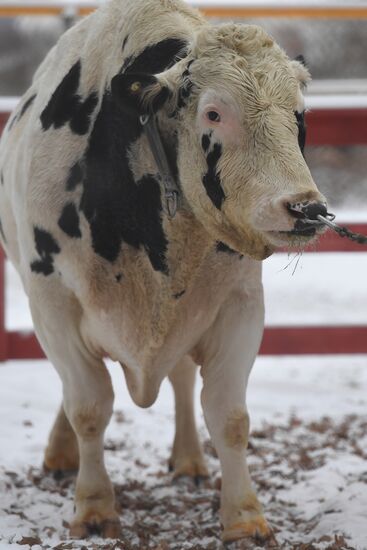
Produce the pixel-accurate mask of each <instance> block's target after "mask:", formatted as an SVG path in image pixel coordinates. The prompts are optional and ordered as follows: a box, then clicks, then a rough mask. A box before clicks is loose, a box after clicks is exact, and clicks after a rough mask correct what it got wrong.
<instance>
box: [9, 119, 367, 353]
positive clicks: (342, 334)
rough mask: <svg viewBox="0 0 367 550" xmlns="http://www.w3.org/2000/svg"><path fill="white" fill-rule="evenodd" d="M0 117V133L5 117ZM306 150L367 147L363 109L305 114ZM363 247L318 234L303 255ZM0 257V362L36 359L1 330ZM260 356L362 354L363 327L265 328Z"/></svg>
mask: <svg viewBox="0 0 367 550" xmlns="http://www.w3.org/2000/svg"><path fill="white" fill-rule="evenodd" d="M8 116H9V114H8V113H1V112H0V133H1V131H2V129H3V126H4V124H5V122H6V120H7V118H8ZM308 143H309V144H310V145H338V146H341V145H361V144H364V145H365V144H367V109H315V110H313V112H311V113H309V115H308ZM349 227H350V228H351V229H352V230H353V231H357V232H361V233H367V224H352V225H349ZM366 250H367V249H366V247H365V246H361V245H358V244H356V243H352V242H350V241H347V240H345V239H340V238H339V237H338V236H337V235H335V234H334V233H331V232H328V233H326V234H325V235H323V236H322V237H321V239H320V241H319V243H318V244H317V245H316V246H315V247H314V248H311V249H310V250H309V252H323V253H328V252H365V251H366ZM4 279H5V275H4V255H3V252H2V251H1V250H0V361H5V360H8V359H38V358H41V357H43V356H44V355H43V352H42V350H41V348H40V346H39V344H38V342H37V339H36V337H35V335H34V334H33V333H22V332H19V331H10V332H9V331H7V330H6V326H5V296H4V293H5V280H4ZM261 353H262V354H265V355H288V354H289V355H291V354H328V353H346V354H352V353H367V326H348V327H343V326H338V327H335V326H332V327H328V326H318V327H316V326H315V327H314V326H312V327H309V326H307V327H302V326H297V327H267V328H266V329H265V334H264V339H263V343H262V346H261Z"/></svg>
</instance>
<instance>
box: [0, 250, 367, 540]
mask: <svg viewBox="0 0 367 550" xmlns="http://www.w3.org/2000/svg"><path fill="white" fill-rule="evenodd" d="M288 263H289V260H288V258H287V256H286V255H276V256H274V257H272V258H271V259H269V260H267V261H266V262H265V263H264V284H265V288H266V302H267V320H268V324H283V325H284V324H294V323H296V324H315V323H319V324H339V323H348V324H359V323H366V324H367V307H366V305H367V289H366V285H365V273H366V271H367V258H366V257H365V255H364V254H344V255H337V254H327V255H326V254H325V255H318V254H304V255H303V256H302V257H301V259H300V262H299V264H298V267H297V269H296V271H295V273H294V274H293V271H294V266H295V261H294V262H293V263H292V265H290V266H289V267H288V268H287V269H285V270H284V268H285V267H286V266H287V265H288ZM7 274H8V295H7V323H8V326H9V327H10V328H16V327H22V328H26V327H29V326H30V324H31V321H30V317H29V314H28V313H27V306H26V303H25V300H24V296H23V294H22V291H21V288H20V283H19V280H18V279H17V277H16V276H15V274H14V272H13V271H12V270H11V269H8V271H7ZM346 281H347V282H346ZM108 366H109V369H110V372H111V375H112V379H113V383H114V388H115V393H116V401H115V413H114V416H113V419H112V421H111V425H110V426H109V428H108V432H107V435H106V461H107V466H108V469H109V472H110V474H111V477H112V480H113V482H114V484H115V488H116V494H117V502H118V506H119V508H120V516H121V520H122V524H123V539H122V540H121V541H118V542H107V543H106V542H104V541H102V540H100V539H98V538H95V539H93V540H92V541H90V542H88V543H87V544H86V543H85V542H82V541H80V542H79V541H70V540H69V539H68V536H67V521H68V520H70V518H71V516H72V508H73V504H72V494H73V486H74V479H73V478H64V479H61V480H58V479H54V478H53V477H52V476H51V475H46V474H44V472H43V471H42V468H41V466H42V456H43V449H44V446H45V442H46V440H47V434H48V431H49V429H50V427H51V425H52V422H53V418H54V415H55V413H56V410H57V408H58V406H59V403H60V400H61V390H60V383H59V380H58V378H57V375H56V374H55V372H54V370H53V368H52V367H51V365H50V364H49V363H48V362H47V361H24V362H9V363H7V364H5V365H4V366H1V367H0V419H1V420H0V550H5V549H7V548H11V549H13V548H14V549H15V548H28V547H30V545H31V544H32V545H33V546H32V548H33V550H39V549H40V548H57V549H58V550H66V549H69V548H81V547H84V548H88V549H89V548H93V549H102V548H103V549H104V548H106V549H107V548H109V549H110V548H111V549H112V548H121V549H125V548H126V549H129V550H130V549H133V550H137V549H142V550H144V549H148V548H155V549H156V550H171V549H172V550H181V549H186V548H187V549H201V548H203V549H205V548H208V549H219V548H222V545H221V543H220V539H219V537H220V533H219V519H218V514H217V511H218V502H219V500H218V499H219V491H218V489H217V483H216V481H218V478H219V476H220V472H219V464H218V460H217V459H216V458H215V456H214V454H215V453H214V452H213V449H212V447H211V445H210V442H209V438H208V434H207V431H206V429H205V426H204V422H203V418H202V413H201V410H200V406H199V392H200V382H198V384H197V388H196V390H197V391H196V397H197V417H198V423H199V427H200V432H201V435H202V440H203V442H204V448H205V452H206V456H207V460H208V463H209V466H210V471H211V480H210V482H208V483H205V484H203V485H201V486H200V487H198V488H196V487H194V486H193V485H190V483H189V482H187V481H182V482H180V483H175V484H172V483H171V478H170V474H168V472H167V458H168V456H169V448H170V444H171V441H172V438H173V400H172V392H171V388H170V387H169V384H168V383H164V384H163V386H162V389H161V392H160V396H159V399H158V401H157V403H156V404H155V405H154V406H153V407H152V408H151V409H149V410H140V409H138V408H137V407H136V406H135V405H134V404H133V403H132V401H131V399H130V397H129V395H128V393H127V390H126V387H125V383H124V380H123V376H122V373H121V371H120V369H119V367H118V366H117V365H115V364H112V363H109V365H108ZM248 404H249V410H250V415H251V421H252V435H251V440H250V448H249V457H250V459H249V460H250V465H251V471H252V477H253V479H254V483H255V486H256V488H257V491H258V493H259V496H260V499H261V501H262V502H263V503H264V506H265V511H266V514H267V517H268V519H269V520H270V522H271V524H272V525H273V527H274V530H275V532H276V536H277V540H278V542H279V545H280V548H284V549H286V550H288V549H289V550H290V549H298V550H311V549H317V550H326V549H327V548H328V549H330V550H331V549H333V550H334V549H347V548H350V549H355V550H367V462H366V460H367V357H366V356H339V357H335V356H329V357H278V358H273V357H266V358H264V357H261V358H259V359H258V360H257V362H256V365H255V368H254V371H253V374H252V377H251V382H250V387H249V390H248ZM232 547H233V548H239V547H240V546H238V545H237V547H236V546H235V545H232V546H231V548H232ZM242 547H244V546H242Z"/></svg>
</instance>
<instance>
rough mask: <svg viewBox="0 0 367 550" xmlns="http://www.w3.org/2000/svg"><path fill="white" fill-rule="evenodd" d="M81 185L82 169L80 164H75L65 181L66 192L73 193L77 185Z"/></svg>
mask: <svg viewBox="0 0 367 550" xmlns="http://www.w3.org/2000/svg"><path fill="white" fill-rule="evenodd" d="M81 183H83V169H82V166H81V164H80V162H76V163H75V164H74V165H73V166H72V167H71V168H70V171H69V175H68V179H67V180H66V189H67V191H74V189H76V187H77V185H78V184H81Z"/></svg>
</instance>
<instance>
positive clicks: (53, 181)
mask: <svg viewBox="0 0 367 550" xmlns="http://www.w3.org/2000/svg"><path fill="white" fill-rule="evenodd" d="M308 80H309V73H308V71H307V69H306V68H305V67H304V65H303V64H302V63H301V62H299V61H291V60H290V59H289V58H288V57H287V55H286V54H285V52H284V51H283V50H282V49H281V48H280V47H279V46H278V45H277V44H276V43H274V41H273V39H272V38H271V37H270V36H269V35H268V34H266V33H265V31H264V30H262V29H261V28H260V27H257V26H250V25H235V24H225V25H220V26H212V25H209V24H208V23H207V22H206V21H205V19H204V18H203V17H202V16H201V15H200V14H199V13H198V12H197V11H195V10H193V9H191V8H190V7H188V6H187V5H186V4H185V3H184V2H181V1H180V0H124V1H121V0H111V1H110V2H108V3H106V4H105V5H103V6H102V7H101V8H100V9H98V10H97V11H96V12H94V13H93V14H91V15H90V16H89V17H87V18H85V19H84V20H82V21H81V22H80V23H79V24H77V25H76V26H75V27H73V28H71V29H70V30H69V31H68V32H66V33H65V34H64V35H63V36H62V37H61V39H60V40H59V42H58V43H57V45H56V46H55V47H54V48H53V49H52V50H51V52H50V53H49V54H48V56H47V57H46V59H45V61H44V62H43V63H42V65H41V66H40V68H39V69H38V71H37V72H36V74H35V76H34V79H33V82H32V85H31V87H30V89H29V90H28V91H27V93H26V94H25V95H24V97H23V99H22V100H21V102H20V105H19V107H18V108H17V109H16V111H15V113H14V114H13V116H12V117H11V119H10V121H9V123H8V126H7V128H6V130H5V132H4V135H3V137H2V141H1V149H0V172H1V186H0V193H1V201H0V218H1V239H2V243H3V246H4V248H5V250H6V253H7V255H8V257H9V258H10V260H11V261H12V262H13V264H14V266H15V267H16V269H17V270H18V272H19V274H20V276H21V278H22V281H23V285H24V289H25V291H26V293H27V295H28V298H29V304H30V309H31V313H32V317H33V322H34V327H35V331H36V334H37V336H38V338H39V341H40V343H41V345H42V347H43V349H44V351H45V353H46V355H47V357H48V358H49V360H50V361H51V362H52V363H53V365H54V366H55V368H56V370H57V372H58V373H59V375H60V378H61V381H62V385H63V404H62V407H61V409H60V412H59V414H58V416H57V419H56V422H55V425H54V427H53V429H52V431H51V435H50V439H49V443H48V446H47V449H46V453H45V466H46V467H47V468H48V469H50V470H68V469H73V468H78V477H77V483H76V494H75V516H74V518H73V521H72V522H71V524H70V531H71V535H72V536H74V537H78V538H80V537H87V536H88V535H89V534H90V531H91V529H92V528H93V529H95V528H97V529H99V531H100V533H101V535H102V536H105V537H117V536H118V535H119V532H120V523H119V518H118V515H117V512H116V510H115V501H114V492H113V487H112V485H111V482H110V480H109V477H108V474H107V471H106V468H105V465H104V460H103V435H104V431H105V428H106V426H107V424H108V422H109V419H110V417H111V413H112V407H113V390H112V385H111V381H110V376H109V373H108V371H107V369H106V367H105V364H104V362H103V358H104V357H105V356H109V357H110V358H111V359H113V360H114V361H117V362H119V363H120V364H121V367H122V370H123V372H124V375H125V379H126V383H127V386H128V389H129V392H130V394H131V396H132V399H133V400H134V402H135V403H136V404H137V405H139V406H140V407H149V406H150V405H152V403H154V401H155V399H156V397H157V394H158V391H159V387H160V385H161V382H162V380H163V379H164V378H165V377H167V376H168V377H169V379H170V381H171V383H172V385H173V389H174V393H175V399H176V434H175V440H174V445H173V450H172V456H171V458H170V464H171V467H172V469H173V471H174V475H175V476H180V475H188V476H195V477H196V476H206V475H207V473H208V472H207V468H206V465H205V461H204V457H203V453H202V450H201V446H200V443H199V439H198V435H197V431H196V427H195V420H194V412H193V397H192V396H193V386H194V381H195V373H196V370H197V366H198V365H200V373H201V376H202V378H203V389H202V394H201V402H202V407H203V411H204V416H205V420H206V423H207V426H208V430H209V432H210V436H211V439H212V442H213V444H214V446H215V449H216V451H217V454H218V457H219V460H220V465H221V472H222V487H221V509H220V518H221V523H222V525H223V540H224V541H232V540H236V539H241V538H246V537H249V538H256V539H257V540H258V539H259V538H261V539H267V538H269V537H271V536H272V535H271V529H270V527H269V525H268V524H267V522H266V520H265V518H264V515H263V512H262V507H261V505H260V503H259V501H258V499H257V497H256V494H255V492H254V489H253V488H252V486H251V480H250V475H249V471H248V467H247V463H246V447H247V443H248V434H249V416H248V412H247V409H246V386H247V381H248V377H249V374H250V371H251V368H252V365H253V362H254V359H255V357H256V354H257V352H258V349H259V345H260V342H261V338H262V334H263V323H264V306H263V291H262V283H261V260H264V259H265V258H267V257H268V256H270V255H271V254H272V253H273V251H274V250H276V249H277V248H278V247H280V246H288V247H292V246H296V247H298V248H302V247H304V246H306V245H307V244H308V243H310V242H311V241H312V240H313V239H314V238H315V237H316V236H317V235H318V233H320V231H321V230H320V228H319V226H317V225H316V224H314V225H313V224H312V223H311V224H306V223H305V222H304V220H303V219H302V212H303V209H304V208H311V209H312V211H313V213H314V216H315V217H314V219H316V216H317V213H319V214H323V213H324V212H326V207H325V198H324V197H323V196H322V195H321V194H320V193H319V191H318V189H317V187H316V185H315V183H314V181H313V179H312V176H311V174H310V171H309V169H308V167H307V165H306V162H305V159H304V157H303V147H304V140H305V123H304V109H305V107H304V99H303V94H302V91H303V88H304V87H305V85H306V83H307V81H308Z"/></svg>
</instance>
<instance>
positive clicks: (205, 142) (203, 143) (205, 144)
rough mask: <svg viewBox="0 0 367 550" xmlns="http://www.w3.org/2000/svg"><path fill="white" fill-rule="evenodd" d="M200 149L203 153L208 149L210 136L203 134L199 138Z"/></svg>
mask: <svg viewBox="0 0 367 550" xmlns="http://www.w3.org/2000/svg"><path fill="white" fill-rule="evenodd" d="M201 147H202V148H203V151H204V153H206V152H207V151H208V149H209V147H210V135H209V134H203V136H202V138H201Z"/></svg>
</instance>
